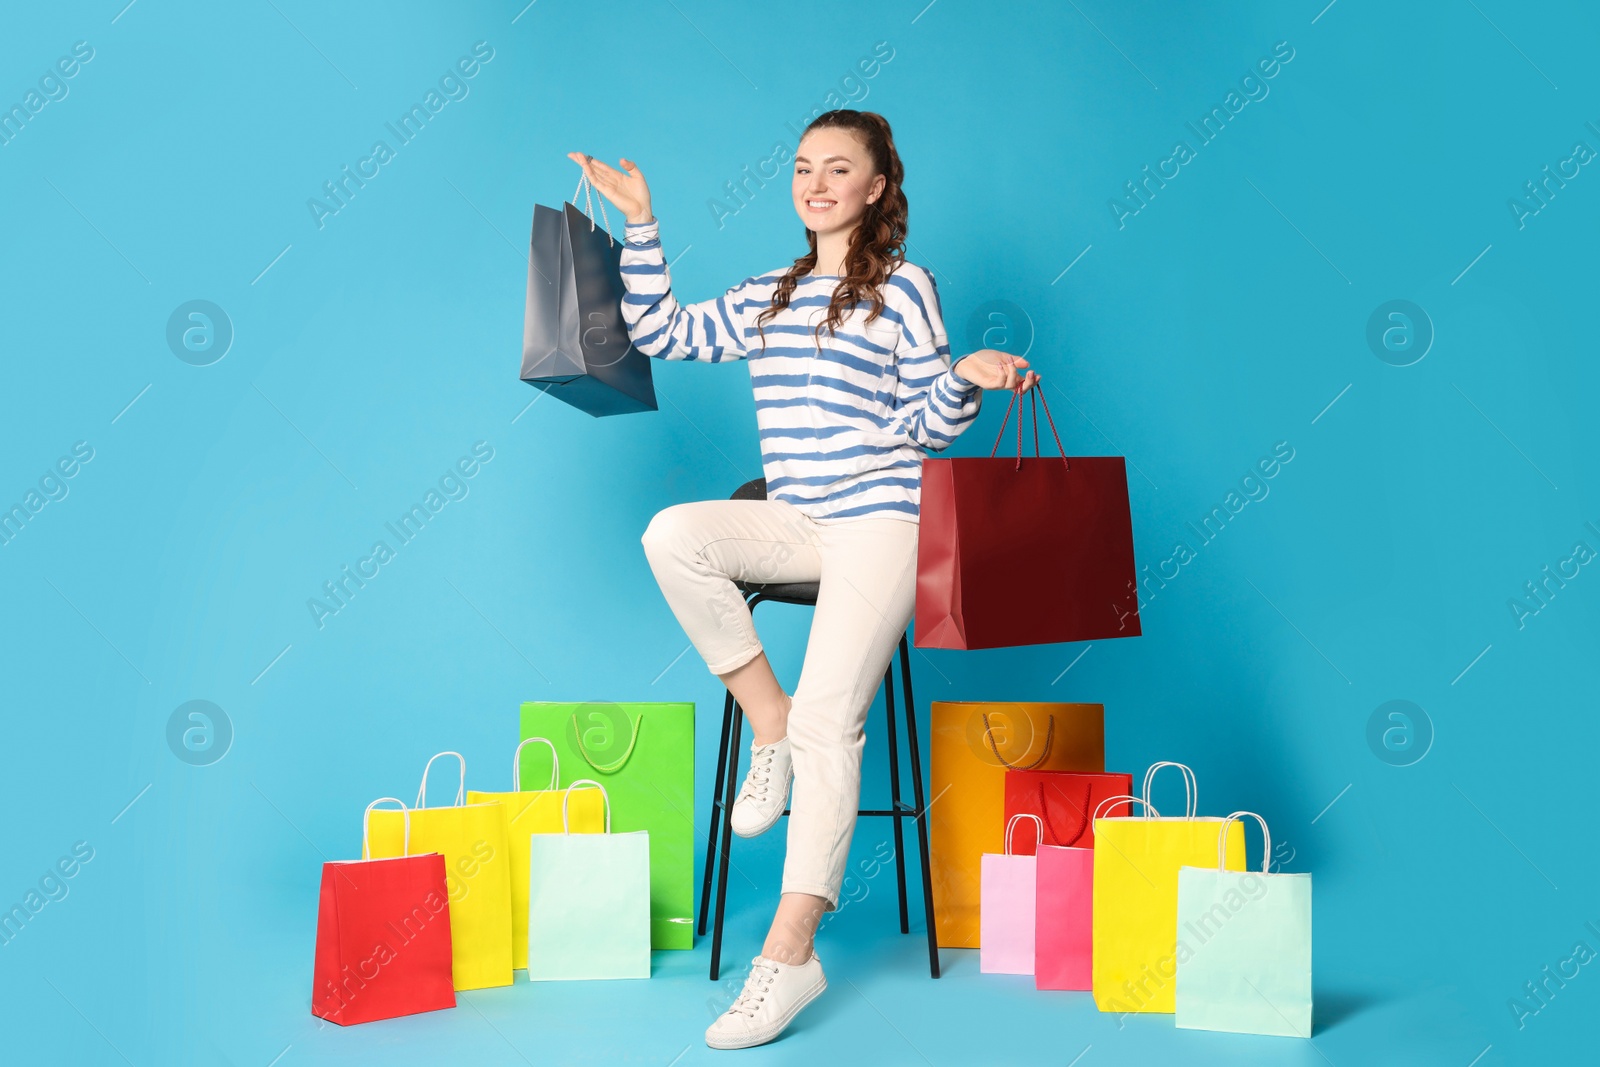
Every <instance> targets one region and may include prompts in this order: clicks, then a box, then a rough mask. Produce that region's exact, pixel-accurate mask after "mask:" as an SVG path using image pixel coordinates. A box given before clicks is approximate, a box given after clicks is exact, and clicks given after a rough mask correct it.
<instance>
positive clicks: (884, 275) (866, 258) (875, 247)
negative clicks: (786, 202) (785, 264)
mask: <svg viewBox="0 0 1600 1067" xmlns="http://www.w3.org/2000/svg"><path fill="white" fill-rule="evenodd" d="M827 127H833V128H836V129H844V130H850V131H851V132H853V133H855V135H856V136H857V137H859V138H860V139H861V142H862V144H864V145H865V146H866V149H867V153H868V154H869V155H870V156H871V157H872V165H873V170H874V171H875V174H874V175H873V176H874V177H875V176H876V175H877V174H881V175H883V177H884V186H883V193H882V195H880V196H879V197H878V200H877V202H876V203H872V204H868V205H867V214H866V216H865V217H864V218H863V219H862V220H861V223H860V225H858V226H857V227H856V229H855V232H854V233H852V234H851V235H850V248H849V251H848V252H846V253H845V260H844V275H843V276H842V277H841V278H840V279H839V284H838V285H837V286H835V287H834V290H833V298H832V299H831V300H830V301H829V302H828V314H827V317H826V318H825V319H824V320H823V322H821V323H819V324H818V325H817V328H816V329H815V330H813V331H812V336H813V338H814V339H817V340H818V341H819V344H820V337H821V329H822V326H824V325H826V326H827V327H828V332H829V333H830V334H831V333H833V332H834V331H835V330H836V329H837V328H838V327H839V325H840V323H842V322H843V321H844V317H845V315H846V314H847V313H848V312H849V311H850V310H851V309H853V308H854V307H855V306H856V305H857V304H859V303H863V302H870V304H871V307H872V310H871V312H870V313H869V314H868V315H867V320H866V321H868V322H871V321H873V320H874V319H876V318H877V317H878V316H879V315H881V314H882V313H883V307H884V304H883V295H882V293H881V292H880V288H881V287H882V285H883V283H884V282H886V281H888V280H889V276H890V275H891V274H893V273H894V270H895V268H896V267H897V266H898V265H899V264H900V263H902V262H904V260H905V240H906V229H907V225H906V216H907V213H908V212H907V204H906V194H905V191H904V189H902V188H901V185H902V183H903V182H904V181H905V173H906V171H905V167H904V166H902V165H901V163H900V153H899V152H897V151H895V147H894V134H893V133H892V132H890V130H889V120H888V119H886V118H884V117H883V116H882V115H880V114H878V113H877V112H876V111H852V110H849V109H847V108H846V109H841V110H837V111H824V112H823V113H822V114H820V115H818V116H817V117H816V118H814V119H812V120H811V122H810V124H809V125H807V126H806V128H805V133H802V134H801V139H802V140H804V138H805V134H806V133H810V132H811V131H812V130H816V129H823V128H827ZM869 180H870V179H869ZM806 243H807V244H808V245H810V251H808V252H807V253H806V254H805V255H803V256H801V257H800V258H799V259H797V260H795V261H794V266H792V267H790V268H789V269H788V270H787V271H785V272H784V274H783V277H782V278H781V279H779V281H778V288H777V290H776V291H775V292H774V293H773V295H772V303H771V305H770V306H769V307H768V308H767V309H766V310H765V311H763V312H762V313H761V314H760V315H759V316H757V317H756V329H757V330H758V331H759V332H760V333H761V350H762V351H763V352H765V351H766V349H767V336H766V332H765V330H764V329H763V327H764V325H765V324H766V323H767V322H768V321H769V320H770V319H771V318H772V317H773V316H775V315H777V313H778V312H779V311H782V310H784V309H785V308H787V307H788V306H789V301H790V299H791V298H792V297H793V296H794V291H795V287H796V286H797V285H798V284H799V282H800V279H801V278H802V277H804V276H805V275H806V274H807V273H808V272H809V271H810V270H811V269H812V268H813V267H815V266H816V265H817V235H816V234H815V233H813V232H812V231H811V230H810V229H809V228H807V229H806Z"/></svg>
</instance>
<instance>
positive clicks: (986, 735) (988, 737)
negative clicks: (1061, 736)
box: [983, 711, 1056, 771]
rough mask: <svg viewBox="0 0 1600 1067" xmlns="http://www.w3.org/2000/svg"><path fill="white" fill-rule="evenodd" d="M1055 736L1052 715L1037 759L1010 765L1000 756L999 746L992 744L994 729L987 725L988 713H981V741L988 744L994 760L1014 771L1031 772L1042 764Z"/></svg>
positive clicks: (1047, 755) (1054, 722)
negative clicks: (1027, 762) (1024, 763)
mask: <svg viewBox="0 0 1600 1067" xmlns="http://www.w3.org/2000/svg"><path fill="white" fill-rule="evenodd" d="M1055 736H1056V717H1055V716H1054V715H1052V716H1050V718H1049V719H1048V720H1047V721H1046V723H1045V728H1044V748H1043V749H1042V750H1041V751H1040V752H1039V758H1038V759H1036V760H1034V761H1033V762H1032V763H1029V764H1026V765H1023V764H1019V763H1012V762H1011V761H1010V760H1008V759H1006V758H1005V757H1004V756H1002V755H1000V746H999V745H997V744H995V743H994V729H993V727H991V726H990V725H989V713H988V712H987V711H986V712H984V713H983V739H984V740H985V741H987V742H989V750H990V751H991V752H993V753H994V758H995V759H997V760H999V761H1000V762H1001V763H1003V764H1005V765H1006V766H1007V767H1009V768H1011V769H1012V770H1014V771H1031V770H1034V769H1035V768H1037V767H1038V766H1039V764H1041V763H1043V762H1044V761H1045V760H1046V759H1047V758H1048V757H1049V755H1050V742H1051V741H1053V740H1055Z"/></svg>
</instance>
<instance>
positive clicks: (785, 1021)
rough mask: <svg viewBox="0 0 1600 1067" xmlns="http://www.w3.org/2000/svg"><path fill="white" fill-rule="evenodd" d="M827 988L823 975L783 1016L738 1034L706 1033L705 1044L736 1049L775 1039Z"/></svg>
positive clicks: (717, 1047) (718, 1047)
mask: <svg viewBox="0 0 1600 1067" xmlns="http://www.w3.org/2000/svg"><path fill="white" fill-rule="evenodd" d="M827 988H828V979H827V977H826V976H824V977H823V979H822V981H820V982H818V983H817V984H816V985H814V986H812V987H811V988H810V989H808V990H806V992H805V993H804V994H803V995H802V996H801V997H800V999H799V1000H797V1001H795V1002H794V1006H793V1007H791V1008H790V1009H789V1010H788V1011H787V1012H786V1013H785V1014H784V1016H783V1018H781V1019H775V1020H773V1021H772V1022H770V1023H768V1024H767V1025H766V1026H764V1027H762V1028H761V1029H760V1030H752V1031H750V1032H749V1033H746V1034H739V1035H738V1036H729V1037H716V1038H714V1037H712V1036H711V1035H709V1034H708V1035H706V1044H707V1045H708V1046H710V1047H711V1048H714V1049H737V1048H754V1047H755V1046H756V1045H765V1044H766V1043H767V1042H769V1041H775V1040H777V1038H778V1036H779V1035H780V1034H782V1033H783V1032H784V1031H785V1030H787V1029H788V1028H789V1024H790V1023H792V1022H794V1017H795V1016H796V1015H799V1014H800V1011H801V1009H803V1008H804V1007H805V1006H806V1005H807V1004H810V1003H811V1002H812V1001H813V1000H816V999H817V998H818V997H819V996H821V995H822V992H823V990H825V989H827Z"/></svg>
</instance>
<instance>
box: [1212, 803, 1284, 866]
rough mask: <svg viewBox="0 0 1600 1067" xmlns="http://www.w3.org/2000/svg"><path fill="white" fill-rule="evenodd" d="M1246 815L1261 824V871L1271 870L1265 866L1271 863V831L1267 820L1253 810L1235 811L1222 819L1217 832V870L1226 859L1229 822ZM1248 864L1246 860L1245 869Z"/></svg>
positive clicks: (1224, 863) (1223, 864)
mask: <svg viewBox="0 0 1600 1067" xmlns="http://www.w3.org/2000/svg"><path fill="white" fill-rule="evenodd" d="M1246 815H1248V816H1250V818H1252V819H1254V820H1255V821H1256V822H1258V823H1260V824H1261V873H1262V874H1269V873H1271V872H1270V871H1268V870H1267V866H1268V865H1269V864H1270V863H1272V831H1271V830H1268V829H1267V820H1265V819H1263V818H1262V817H1261V816H1259V815H1257V814H1256V813H1255V812H1253V811H1236V812H1234V813H1233V814H1232V815H1229V816H1228V817H1227V818H1226V819H1223V820H1222V829H1221V830H1220V831H1219V832H1218V833H1217V870H1219V871H1220V870H1223V869H1224V868H1225V866H1226V864H1227V861H1228V826H1229V824H1230V823H1234V822H1237V821H1238V820H1239V819H1241V818H1243V817H1244V816H1246ZM1249 866H1250V864H1249V861H1248V860H1246V862H1245V867H1246V869H1248V868H1249Z"/></svg>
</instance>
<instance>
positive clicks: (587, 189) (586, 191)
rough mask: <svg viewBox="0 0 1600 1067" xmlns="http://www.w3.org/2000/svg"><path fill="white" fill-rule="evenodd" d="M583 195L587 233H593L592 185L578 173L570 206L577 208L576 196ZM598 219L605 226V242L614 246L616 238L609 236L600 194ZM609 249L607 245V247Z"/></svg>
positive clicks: (582, 174) (584, 175)
mask: <svg viewBox="0 0 1600 1067" xmlns="http://www.w3.org/2000/svg"><path fill="white" fill-rule="evenodd" d="M579 193H582V194H583V204H584V207H586V208H587V209H588V210H587V211H585V212H584V214H586V215H588V216H589V232H590V233H593V232H594V185H593V183H591V182H590V181H589V176H588V175H587V174H584V173H582V172H580V173H579V174H578V187H577V188H576V189H574V190H573V191H572V206H573V207H577V206H578V194H579ZM600 218H601V219H602V220H604V222H605V224H606V240H607V242H609V244H616V243H617V242H616V238H614V237H612V236H611V220H610V219H609V218H607V217H606V197H605V194H604V193H601V194H600ZM608 247H609V245H608Z"/></svg>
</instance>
